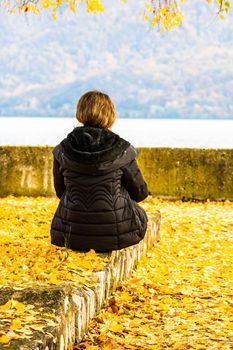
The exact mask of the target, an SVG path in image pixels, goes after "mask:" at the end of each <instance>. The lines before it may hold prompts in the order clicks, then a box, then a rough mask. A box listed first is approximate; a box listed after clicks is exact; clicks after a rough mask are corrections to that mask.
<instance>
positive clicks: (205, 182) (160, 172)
mask: <svg viewBox="0 0 233 350" xmlns="http://www.w3.org/2000/svg"><path fill="white" fill-rule="evenodd" d="M138 151H139V155H138V158H137V159H138V163H139V166H140V168H141V170H142V173H143V175H144V177H145V179H146V181H147V183H148V186H149V190H150V192H151V194H153V195H156V196H163V197H172V198H183V199H191V198H194V199H195V198H196V199H207V198H209V199H230V200H233V149H191V148H190V149H189V148H139V149H138ZM52 163H53V158H52V148H51V147H27V146H21V147H17V146H4V147H0V196H6V195H8V194H14V195H26V196H29V195H32V196H36V195H43V196H47V195H53V194H54V189H53V178H52Z"/></svg>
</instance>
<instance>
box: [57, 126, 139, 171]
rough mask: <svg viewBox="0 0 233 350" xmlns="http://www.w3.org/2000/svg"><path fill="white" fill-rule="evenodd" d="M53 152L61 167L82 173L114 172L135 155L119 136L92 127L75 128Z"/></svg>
mask: <svg viewBox="0 0 233 350" xmlns="http://www.w3.org/2000/svg"><path fill="white" fill-rule="evenodd" d="M53 153H54V156H55V157H56V159H57V160H58V161H59V163H60V167H61V168H63V169H64V168H66V169H69V170H73V171H77V172H79V173H84V174H90V173H91V174H101V173H106V172H110V171H113V170H115V169H117V168H120V167H122V166H124V165H126V164H128V163H129V162H131V161H132V160H133V159H134V158H135V157H136V154H137V152H136V150H135V149H134V148H133V147H132V146H131V145H130V143H129V142H128V141H126V140H124V139H123V138H121V137H120V136H119V135H117V134H115V133H114V132H112V131H110V130H108V129H104V128H100V127H91V126H83V127H77V128H75V129H74V130H73V131H72V132H71V133H69V134H68V135H67V137H66V138H65V139H64V140H63V141H62V142H61V143H60V144H59V145H58V146H56V147H55V148H54V151H53Z"/></svg>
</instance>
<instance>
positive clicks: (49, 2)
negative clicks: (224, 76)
mask: <svg viewBox="0 0 233 350" xmlns="http://www.w3.org/2000/svg"><path fill="white" fill-rule="evenodd" d="M200 1H201V0H200ZM202 1H207V2H208V3H210V4H211V3H212V2H214V3H215V4H216V12H217V16H218V17H219V18H220V19H224V15H225V14H227V13H228V12H229V9H230V0H202ZM122 2H126V0H122ZM184 2H185V0H145V8H144V20H145V21H148V22H149V23H150V25H151V26H152V27H158V28H159V29H160V30H162V31H166V30H170V29H172V28H173V27H178V26H179V25H180V24H181V22H182V19H183V13H182V10H181V8H180V5H181V4H183V3H184ZM81 4H84V6H85V7H86V11H87V13H92V14H97V13H100V12H104V4H103V0H0V7H2V8H4V9H6V11H7V12H8V13H14V12H18V13H20V14H22V13H33V14H37V13H39V12H41V11H43V10H50V11H51V14H52V18H53V19H54V20H56V18H57V13H58V9H63V8H69V10H70V11H71V12H76V11H78V8H79V6H80V5H81Z"/></svg>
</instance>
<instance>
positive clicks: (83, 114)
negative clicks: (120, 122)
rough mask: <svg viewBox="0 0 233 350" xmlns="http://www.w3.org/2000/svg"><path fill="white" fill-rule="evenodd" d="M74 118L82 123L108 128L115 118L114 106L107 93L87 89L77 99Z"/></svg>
mask: <svg viewBox="0 0 233 350" xmlns="http://www.w3.org/2000/svg"><path fill="white" fill-rule="evenodd" d="M76 118H77V119H78V121H79V122H80V123H82V124H84V125H88V126H100V127H103V128H110V127H111V126H112V125H113V124H114V122H115V120H116V110H115V106H114V104H113V102H112V101H111V99H110V97H109V96H108V95H107V94H105V93H103V92H101V91H97V90H92V91H88V92H86V93H85V94H83V95H82V96H81V97H80V99H79V101H78V104H77V112H76Z"/></svg>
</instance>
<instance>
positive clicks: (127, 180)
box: [122, 159, 149, 202]
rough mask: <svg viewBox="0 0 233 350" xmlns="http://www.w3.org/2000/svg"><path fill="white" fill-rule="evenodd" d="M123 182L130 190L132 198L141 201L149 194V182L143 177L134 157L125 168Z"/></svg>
mask: <svg viewBox="0 0 233 350" xmlns="http://www.w3.org/2000/svg"><path fill="white" fill-rule="evenodd" d="M122 170H123V175H122V184H123V186H124V187H125V189H126V190H127V191H128V192H129V195H130V198H132V199H133V200H134V201H136V202H140V201H142V200H143V199H145V198H146V197H147V196H148V194H149V193H148V189H147V184H146V182H145V181H144V179H143V176H142V174H141V171H140V169H139V167H138V165H137V162H136V160H135V159H134V160H133V161H132V162H131V163H130V164H128V165H127V166H126V167H124V168H123V169H122Z"/></svg>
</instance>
